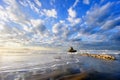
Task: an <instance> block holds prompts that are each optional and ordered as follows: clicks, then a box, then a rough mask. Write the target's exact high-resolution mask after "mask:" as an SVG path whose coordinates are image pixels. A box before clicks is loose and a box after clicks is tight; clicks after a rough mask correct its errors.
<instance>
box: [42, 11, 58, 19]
mask: <svg viewBox="0 0 120 80" xmlns="http://www.w3.org/2000/svg"><path fill="white" fill-rule="evenodd" d="M43 12H44V14H45V16H47V17H53V18H57V11H56V10H55V9H51V10H47V9H44V10H43Z"/></svg>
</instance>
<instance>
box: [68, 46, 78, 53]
mask: <svg viewBox="0 0 120 80" xmlns="http://www.w3.org/2000/svg"><path fill="white" fill-rule="evenodd" d="M68 52H77V50H74V49H73V47H70V49H69V50H68Z"/></svg>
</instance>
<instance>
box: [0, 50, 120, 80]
mask: <svg viewBox="0 0 120 80" xmlns="http://www.w3.org/2000/svg"><path fill="white" fill-rule="evenodd" d="M111 55H114V56H115V57H116V58H117V60H115V61H106V60H101V59H96V58H92V57H85V56H79V55H78V54H67V53H60V52H59V53H58V52H54V53H53V52H46V53H45V52H44V53H43V52H28V53H14V54H12V53H5V54H2V55H0V80H37V78H39V79H43V78H44V79H43V80H45V79H47V78H48V77H49V78H50V77H51V76H53V75H54V73H55V75H56V73H58V75H59V74H60V75H61V74H64V75H65V74H76V73H81V72H85V71H97V72H101V73H112V74H115V73H120V69H119V66H120V55H119V54H111ZM52 74H53V75H52ZM36 75H39V76H36ZM40 75H41V76H40ZM58 75H57V76H58ZM46 77H47V78H46Z"/></svg>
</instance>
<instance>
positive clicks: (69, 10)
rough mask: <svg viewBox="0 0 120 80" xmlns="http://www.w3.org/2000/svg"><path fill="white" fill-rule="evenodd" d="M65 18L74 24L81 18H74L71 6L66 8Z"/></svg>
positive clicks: (74, 12) (74, 13) (74, 14)
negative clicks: (66, 16)
mask: <svg viewBox="0 0 120 80" xmlns="http://www.w3.org/2000/svg"><path fill="white" fill-rule="evenodd" d="M67 20H68V21H69V22H70V23H71V24H72V25H73V26H74V25H76V24H79V23H80V21H81V19H80V18H76V11H75V10H73V9H72V8H71V7H70V8H69V9H68V18H67Z"/></svg>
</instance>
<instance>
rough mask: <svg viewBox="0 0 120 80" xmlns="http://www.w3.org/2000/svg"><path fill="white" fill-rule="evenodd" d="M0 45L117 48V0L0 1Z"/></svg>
mask: <svg viewBox="0 0 120 80" xmlns="http://www.w3.org/2000/svg"><path fill="white" fill-rule="evenodd" d="M0 24H1V25H0V46H11V45H12V46H13V45H14V46H21V45H22V46H49V47H51V46H52V47H56V46H57V47H59V46H61V47H63V46H64V47H68V46H76V47H78V48H79V49H120V47H119V45H120V1H119V0H0Z"/></svg>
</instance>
